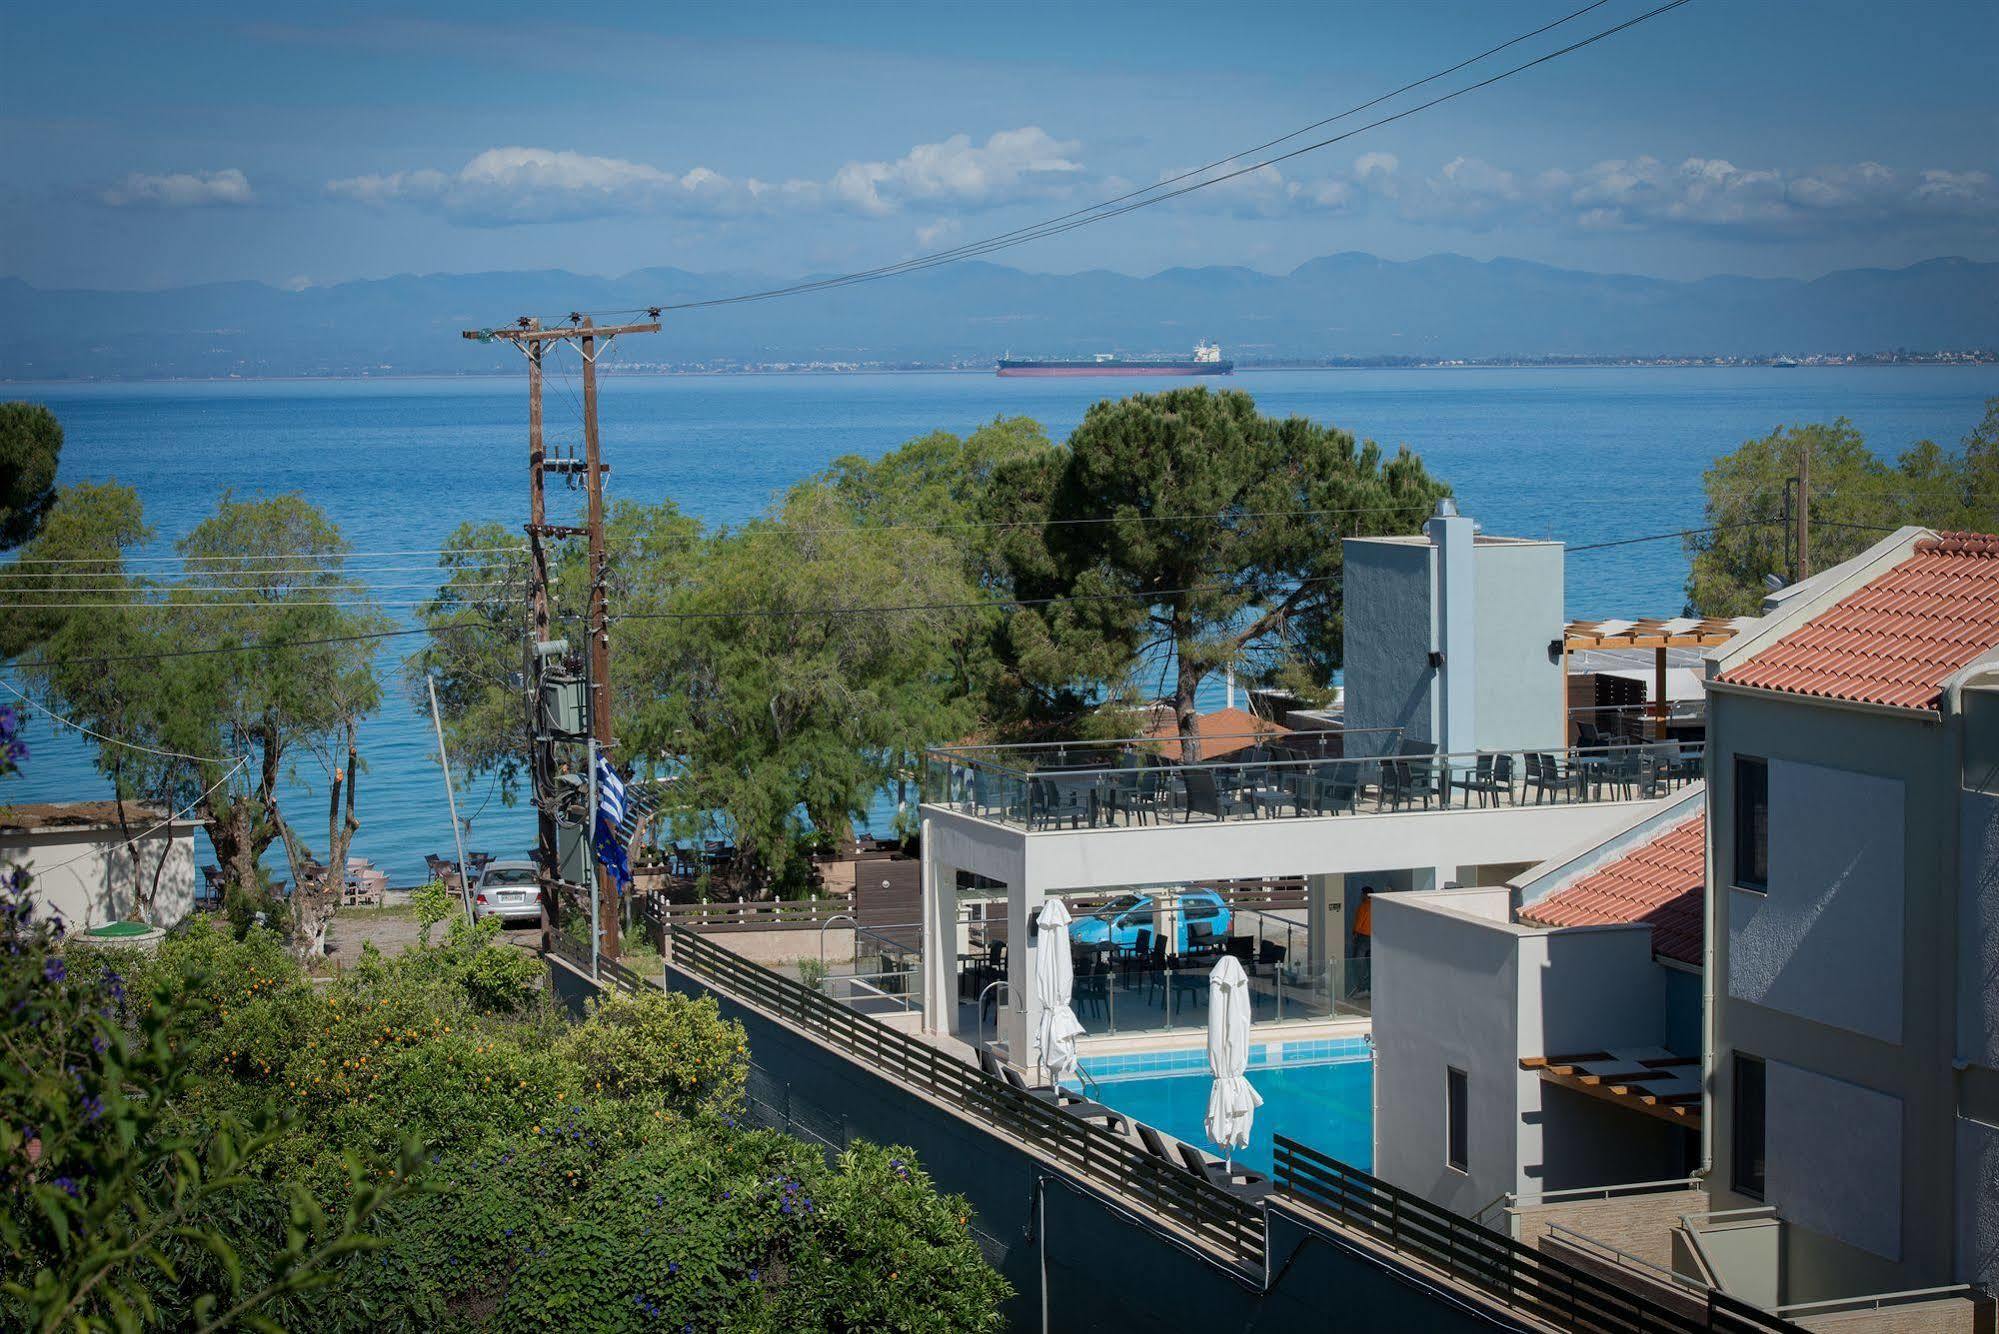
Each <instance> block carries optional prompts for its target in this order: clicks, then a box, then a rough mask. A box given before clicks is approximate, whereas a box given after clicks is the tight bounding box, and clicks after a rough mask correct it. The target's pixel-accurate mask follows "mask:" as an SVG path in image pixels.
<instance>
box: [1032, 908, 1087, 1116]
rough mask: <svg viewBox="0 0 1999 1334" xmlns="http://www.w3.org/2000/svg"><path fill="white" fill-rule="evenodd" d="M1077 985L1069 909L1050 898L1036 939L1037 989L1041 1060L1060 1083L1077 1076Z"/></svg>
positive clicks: (1035, 973)
mask: <svg viewBox="0 0 1999 1334" xmlns="http://www.w3.org/2000/svg"><path fill="white" fill-rule="evenodd" d="M1075 985H1076V979H1075V970H1074V969H1073V968H1072V967H1071V965H1070V962H1069V910H1068V909H1067V908H1066V907H1064V906H1063V904H1062V900H1060V899H1050V900H1048V903H1047V905H1046V906H1044V907H1043V908H1042V909H1041V927H1040V930H1039V931H1037V932H1036V934H1035V940H1034V989H1035V992H1036V993H1037V994H1038V995H1039V996H1040V997H1041V1034H1040V1037H1041V1063H1042V1064H1043V1065H1044V1066H1046V1067H1048V1076H1049V1078H1050V1079H1051V1080H1052V1081H1054V1082H1056V1083H1060V1082H1061V1081H1062V1080H1064V1079H1073V1078H1075V1077H1076V1039H1077V1038H1079V1037H1081V1036H1083V1025H1082V1024H1081V1023H1079V1022H1077V1020H1076V1012H1075V1011H1074V1010H1072V1009H1070V1008H1069V997H1070V995H1071V993H1072V992H1073V991H1074V989H1075Z"/></svg>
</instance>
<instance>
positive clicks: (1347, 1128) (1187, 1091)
mask: <svg viewBox="0 0 1999 1334" xmlns="http://www.w3.org/2000/svg"><path fill="white" fill-rule="evenodd" d="M1299 1048H1306V1050H1298V1049H1299ZM1312 1048H1317V1050H1311V1049H1312ZM1287 1049H1289V1050H1287ZM1355 1051H1358V1052H1359V1053H1363V1054H1354V1052H1355ZM1365 1051H1366V1047H1365V1045H1364V1044H1362V1043H1361V1042H1359V1041H1358V1040H1355V1041H1352V1042H1351V1043H1348V1042H1344V1041H1342V1042H1336V1043H1330V1044H1328V1043H1286V1044H1284V1048H1277V1047H1268V1048H1266V1047H1256V1048H1252V1051H1251V1060H1250V1066H1249V1082H1250V1084H1251V1085H1252V1086H1253V1087H1254V1088H1255V1089H1256V1091H1257V1092H1258V1093H1259V1094H1261V1095H1262V1096H1263V1106H1261V1107H1259V1108H1257V1111H1256V1121H1255V1123H1254V1125H1253V1126H1252V1127H1251V1130H1250V1137H1249V1147H1248V1148H1247V1149H1245V1150H1243V1151H1242V1152H1240V1153H1237V1154H1236V1155H1235V1160H1236V1161H1237V1162H1239V1163H1243V1164H1245V1165H1246V1166H1249V1167H1252V1168H1254V1169H1256V1170H1257V1171H1259V1172H1264V1173H1268V1172H1269V1171H1270V1165H1271V1152H1272V1150H1271V1144H1272V1141H1271V1136H1273V1135H1276V1134H1282V1135H1284V1136H1285V1137H1287V1138H1289V1139H1295V1140H1297V1141H1298V1142H1299V1143H1301V1144H1304V1145H1308V1146H1309V1147H1311V1148H1314V1149H1317V1150H1318V1151H1319V1152H1321V1153H1324V1154H1327V1155H1329V1156H1331V1157H1334V1158H1337V1159H1339V1160H1340V1161H1341V1162H1343V1163H1347V1164H1349V1165H1350V1166H1353V1167H1358V1168H1360V1169H1361V1170H1362V1171H1372V1170H1373V1168H1374V1062H1373V1060H1372V1059H1370V1058H1369V1057H1368V1056H1367V1055H1365V1054H1364V1053H1365ZM1162 1056H1163V1057H1164V1058H1165V1059H1161V1057H1162ZM1083 1068H1084V1069H1085V1070H1086V1071H1088V1072H1089V1074H1090V1077H1091V1078H1092V1079H1094V1080H1095V1081H1096V1084H1097V1096H1098V1098H1099V1099H1101V1100H1102V1101H1103V1102H1104V1103H1106V1104H1108V1105H1109V1106H1111V1107H1115V1108H1116V1109H1117V1110H1118V1111H1121V1112H1123V1113H1125V1114H1126V1115H1127V1116H1133V1117H1136V1118H1138V1119H1139V1120H1140V1121H1143V1122H1144V1123H1145V1124H1147V1125H1149V1126H1152V1127H1153V1128H1155V1129H1157V1130H1162V1131H1164V1132H1166V1133H1167V1134H1169V1135H1171V1136H1173V1138H1175V1139H1178V1140H1185V1141H1186V1142H1187V1143H1189V1144H1195V1145H1198V1146H1200V1147H1201V1148H1203V1149H1206V1150H1207V1151H1208V1152H1210V1153H1216V1154H1219V1152H1220V1150H1218V1149H1217V1148H1216V1147H1215V1146H1214V1145H1212V1144H1210V1143H1208V1139H1207V1133H1206V1131H1205V1130H1203V1129H1202V1124H1201V1123H1202V1122H1203V1121H1204V1120H1205V1119H1206V1117H1207V1114H1208V1089H1209V1087H1210V1084H1211V1081H1210V1079H1209V1078H1208V1058H1207V1051H1206V1049H1204V1048H1203V1049H1199V1050H1194V1051H1185V1052H1169V1053H1163V1054H1160V1055H1154V1056H1145V1057H1098V1058H1097V1059H1095V1060H1089V1061H1085V1062H1084V1063H1083Z"/></svg>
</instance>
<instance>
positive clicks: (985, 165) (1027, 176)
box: [827, 125, 1083, 215]
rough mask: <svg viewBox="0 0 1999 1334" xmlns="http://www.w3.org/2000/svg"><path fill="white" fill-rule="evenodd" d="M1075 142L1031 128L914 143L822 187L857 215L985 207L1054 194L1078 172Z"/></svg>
mask: <svg viewBox="0 0 1999 1334" xmlns="http://www.w3.org/2000/svg"><path fill="white" fill-rule="evenodd" d="M1081 146H1082V145H1081V144H1079V143H1077V142H1076V141H1075V140H1072V139H1070V140H1063V139H1055V138H1052V137H1050V135H1049V134H1048V132H1047V131H1045V130H1043V129H1042V128H1041V127H1040V126H1038V125H1028V126H1025V127H1023V128H1021V129H1018V130H1002V131H1000V132H999V133H998V134H995V135H993V136H992V137H991V138H989V139H987V140H986V142H985V143H984V144H982V145H980V144H974V143H973V142H972V140H971V136H969V135H963V134H954V135H952V136H951V137H950V138H949V139H946V140H944V141H943V142H942V143H936V144H918V145H917V146H916V147H915V148H912V149H910V150H909V152H908V153H906V154H904V155H903V156H902V157H900V158H897V159H896V160H895V161H893V162H849V163H847V164H846V165H845V166H843V167H841V168H840V170H839V171H837V172H835V173H834V174H833V178H832V180H831V181H829V182H828V183H827V190H828V193H829V194H830V195H831V196H832V198H833V199H835V200H837V201H838V202H840V203H842V204H845V205H846V206H848V207H850V208H853V209H857V210H858V211H860V212H862V213H868V214H876V215H879V214H884V213H893V212H896V211H897V210H898V209H900V208H902V207H904V206H905V205H907V204H909V203H912V202H921V203H932V202H949V203H955V204H969V205H985V204H994V203H1014V202H1017V201H1019V200H1021V199H1024V198H1036V197H1044V198H1045V197H1047V196H1049V195H1052V194H1057V193H1060V192H1061V191H1062V190H1063V189H1064V188H1065V187H1067V186H1069V185H1071V184H1073V183H1074V182H1075V181H1076V180H1077V178H1078V177H1079V176H1080V175H1081V173H1082V170H1083V168H1082V165H1081V164H1080V163H1078V162H1077V161H1076V160H1075V158H1074V156H1073V155H1074V154H1075V152H1076V150H1077V149H1078V148H1080V147H1081Z"/></svg>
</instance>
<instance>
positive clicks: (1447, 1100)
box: [1444, 1069, 1471, 1172]
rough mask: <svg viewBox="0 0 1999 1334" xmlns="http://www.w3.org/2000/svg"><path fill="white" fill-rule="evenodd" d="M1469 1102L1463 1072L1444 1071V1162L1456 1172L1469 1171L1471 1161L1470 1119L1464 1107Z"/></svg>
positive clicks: (1454, 1070) (1455, 1070) (1467, 1110)
mask: <svg viewBox="0 0 1999 1334" xmlns="http://www.w3.org/2000/svg"><path fill="white" fill-rule="evenodd" d="M1469 1100H1470V1094H1469V1092H1468V1091H1467V1088H1466V1084H1465V1072H1464V1071H1462V1070H1458V1069H1447V1070H1445V1071H1444V1122H1445V1125H1444V1138H1445V1141H1446V1143H1447V1144H1448V1148H1447V1150H1446V1156H1445V1161H1446V1162H1447V1163H1449V1164H1450V1166H1451V1168H1452V1169H1453V1170H1454V1171H1458V1172H1469V1171H1471V1168H1470V1167H1469V1166H1467V1164H1468V1163H1469V1162H1470V1160H1471V1151H1470V1150H1471V1145H1470V1141H1471V1125H1470V1120H1471V1118H1470V1115H1469V1109H1468V1107H1467V1106H1466V1104H1467V1102H1468V1101H1469Z"/></svg>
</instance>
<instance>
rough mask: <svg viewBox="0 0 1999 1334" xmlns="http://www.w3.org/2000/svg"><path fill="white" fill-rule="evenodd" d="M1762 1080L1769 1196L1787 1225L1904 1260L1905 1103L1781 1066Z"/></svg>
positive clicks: (1768, 1068) (1767, 1070)
mask: <svg viewBox="0 0 1999 1334" xmlns="http://www.w3.org/2000/svg"><path fill="white" fill-rule="evenodd" d="M1764 1079H1765V1081H1766V1085H1765V1092H1766V1095H1767V1102H1768V1108H1769V1121H1768V1126H1767V1129H1766V1131H1765V1135H1766V1142H1765V1149H1764V1153H1765V1160H1764V1161H1765V1173H1766V1175H1765V1178H1764V1197H1765V1198H1766V1199H1767V1200H1768V1201H1769V1202H1770V1203H1771V1204H1773V1205H1775V1206H1776V1207H1777V1209H1778V1210H1779V1211H1780V1212H1781V1213H1782V1215H1783V1217H1784V1218H1785V1220H1786V1221H1788V1222H1792V1223H1798V1224H1801V1225H1803V1226H1805V1227H1808V1228H1810V1229H1812V1230H1813V1231H1815V1232H1822V1233H1824V1234H1825V1235H1827V1236H1829V1237H1834V1238H1837V1239H1838V1240H1840V1241H1843V1242H1846V1243H1848V1244H1849V1245H1852V1246H1858V1247H1859V1248H1860V1249H1862V1250H1864V1251H1868V1252H1871V1253H1872V1254H1874V1255H1878V1256H1880V1257H1882V1258H1883V1259H1886V1260H1899V1259H1901V1257H1902V1100H1901V1099H1899V1098H1894V1097H1890V1096H1889V1095H1888V1094H1885V1093H1880V1092H1877V1091H1875V1090H1873V1089H1869V1088H1862V1087H1861V1086H1860V1085H1858V1084H1849V1083H1847V1082H1846V1081H1845V1080H1840V1079H1833V1078H1831V1077H1829V1076H1826V1075H1821V1074H1815V1073H1813V1072H1812V1071H1810V1070H1806V1069H1803V1068H1801V1067H1799V1066H1795V1065H1787V1064H1785V1063H1784V1062H1782V1061H1770V1062H1767V1063H1766V1064H1765V1066H1764Z"/></svg>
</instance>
